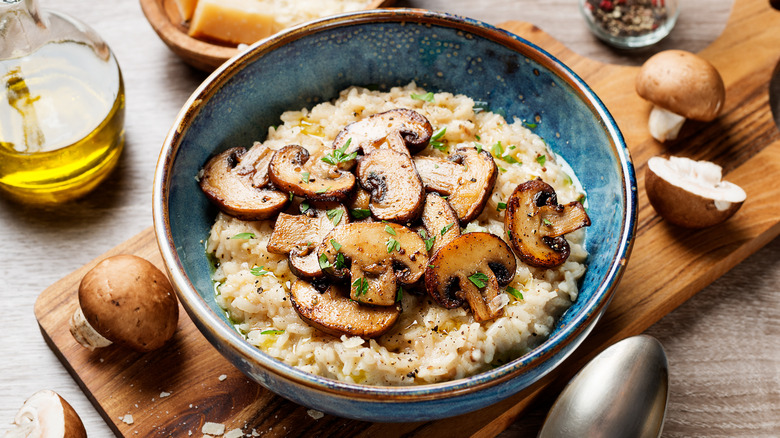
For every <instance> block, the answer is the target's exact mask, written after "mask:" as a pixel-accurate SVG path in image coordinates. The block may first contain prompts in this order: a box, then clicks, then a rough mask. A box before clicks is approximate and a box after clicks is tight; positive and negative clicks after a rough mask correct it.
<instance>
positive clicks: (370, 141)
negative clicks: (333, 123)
mask: <svg viewBox="0 0 780 438" xmlns="http://www.w3.org/2000/svg"><path fill="white" fill-rule="evenodd" d="M432 134H433V127H432V126H431V123H430V122H429V121H428V119H426V118H425V117H424V116H423V115H421V114H420V113H418V112H417V111H413V110H410V109H406V108H398V109H393V110H390V111H386V112H383V113H379V114H374V115H372V116H369V117H367V118H365V119H363V120H359V121H357V122H354V123H350V124H349V125H347V126H346V127H345V128H344V129H342V130H341V132H339V134H338V135H337V136H336V139H335V140H334V141H333V149H340V148H342V147H344V145H346V144H347V141H349V146H348V147H347V148H346V151H345V153H346V154H351V153H353V152H357V151H358V150H361V149H362V150H363V154H364V155H368V154H370V153H371V152H373V151H374V150H376V149H380V148H389V149H393V150H395V151H396V152H400V153H402V154H406V155H409V154H410V153H411V154H413V153H415V152H419V151H421V150H423V149H425V147H426V146H428V142H429V141H430V140H431V135H432Z"/></svg>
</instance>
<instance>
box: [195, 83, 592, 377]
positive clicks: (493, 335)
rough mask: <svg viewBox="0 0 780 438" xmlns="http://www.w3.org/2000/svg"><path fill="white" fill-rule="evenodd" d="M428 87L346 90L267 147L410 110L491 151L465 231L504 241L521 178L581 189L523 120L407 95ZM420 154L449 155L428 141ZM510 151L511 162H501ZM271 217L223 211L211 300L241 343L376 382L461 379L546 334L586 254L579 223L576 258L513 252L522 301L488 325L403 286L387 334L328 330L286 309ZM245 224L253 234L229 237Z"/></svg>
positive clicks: (214, 235) (573, 290)
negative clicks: (485, 186) (490, 177)
mask: <svg viewBox="0 0 780 438" xmlns="http://www.w3.org/2000/svg"><path fill="white" fill-rule="evenodd" d="M425 94H426V90H423V89H421V88H418V87H417V86H416V85H415V84H414V83H412V84H410V85H408V86H406V87H397V88H393V89H392V90H390V91H389V92H378V91H370V90H367V89H364V88H357V87H353V88H349V89H347V90H345V91H343V92H342V93H341V95H340V96H339V98H338V99H337V100H336V101H334V102H328V103H322V104H319V105H316V106H315V107H313V108H312V109H311V110H307V109H304V110H301V111H289V112H286V113H284V114H283V115H282V121H283V122H284V123H283V124H282V125H280V126H278V127H275V128H274V127H272V128H270V129H269V133H268V138H267V140H266V141H265V142H264V144H265V145H267V146H270V147H272V148H274V149H279V148H281V147H283V146H285V145H288V144H299V145H301V146H304V147H305V148H307V149H308V150H309V151H310V152H312V153H314V152H315V151H317V150H319V149H321V148H323V147H327V148H329V147H330V145H331V143H332V141H333V139H334V138H335V137H336V135H337V134H338V133H339V131H340V130H341V129H342V128H344V127H345V126H346V125H347V124H349V123H351V122H353V121H355V120H358V119H361V118H363V117H367V116H369V115H371V114H375V113H381V112H384V111H388V110H391V109H394V108H410V109H413V110H415V111H417V112H419V113H421V114H422V115H424V116H425V117H427V118H428V120H429V121H430V122H431V124H432V125H433V127H434V129H438V128H441V127H445V126H446V128H447V129H446V134H445V136H444V137H443V141H445V142H446V143H445V144H447V145H448V146H449V148H450V150H454V149H456V148H457V147H465V146H468V147H483V148H485V149H487V150H490V151H491V152H492V153H493V156H494V157H496V160H495V161H496V164H497V165H498V167H499V176H498V179H497V182H496V185H495V189H494V191H493V194H492V196H491V197H490V200H489V201H488V203H487V205H486V206H485V209H484V211H483V212H482V214H481V215H480V216H479V217H478V218H477V219H476V220H474V221H472V222H471V223H469V224H468V226H467V227H465V228H464V229H463V232H471V231H487V232H490V233H492V234H495V235H498V236H503V237H504V238H505V232H504V224H503V220H504V211H503V210H501V209H500V208H499V203H504V202H506V201H507V199H508V198H509V196H510V195H511V194H512V192H513V191H514V189H515V187H516V186H517V185H518V184H520V183H522V182H525V181H527V180H531V179H534V178H537V177H541V178H542V179H543V180H544V181H545V182H547V183H548V184H550V185H551V186H553V188H555V190H556V192H557V194H558V200H559V203H561V204H565V203H568V202H571V201H574V200H577V199H578V198H579V197H580V195H581V193H580V192H579V191H578V189H577V187H576V186H575V185H574V184H573V183H572V177H571V176H569V175H567V174H566V173H565V172H564V170H563V169H562V164H563V163H561V162H560V160H559V159H556V157H555V156H554V155H553V154H552V153H551V152H550V151H549V150H548V148H547V146H546V144H545V142H544V141H543V140H542V139H541V138H540V137H539V136H537V135H536V134H534V133H533V132H532V130H531V129H529V128H528V127H527V126H526V125H525V124H524V123H523V121H520V120H514V121H513V122H512V123H507V121H505V120H504V118H503V117H501V116H500V115H498V114H495V113H490V112H486V111H480V110H479V108H478V107H476V108H475V103H474V101H473V100H472V99H470V98H468V97H465V96H460V95H458V96H456V95H452V94H449V93H436V94H435V95H434V98H433V101H432V102H427V101H425V100H422V99H419V98H418V99H415V98H412V96H413V95H418V96H420V95H425ZM477 144H479V145H481V146H476V145H477ZM496 145H499V146H496ZM499 149H500V150H501V151H503V152H499ZM422 154H429V155H437V156H444V155H446V154H445V153H443V152H440V151H438V150H435V149H433V148H431V147H428V148H426V149H425V151H423V152H422ZM506 156H509V157H511V158H506V159H502V158H501V157H506ZM542 156H543V157H545V158H540V157H542ZM515 161H516V162H515ZM273 223H274V221H273V220H266V221H255V222H245V221H241V220H238V219H235V218H232V217H230V216H227V215H224V214H220V215H219V217H218V218H217V221H216V223H215V224H214V226H213V228H212V230H211V234H210V236H209V239H208V244H207V251H208V252H209V253H211V254H213V255H214V256H215V259H216V260H217V261H218V267H217V269H216V271H215V273H214V276H213V279H214V281H215V282H216V283H217V284H218V287H217V302H218V303H219V304H220V306H222V307H223V308H224V309H225V310H226V311H227V313H228V315H229V316H230V317H231V318H232V320H233V321H234V322H235V324H236V328H237V329H238V330H239V331H240V332H241V333H243V334H244V335H245V336H246V338H247V340H248V341H249V342H250V343H252V344H253V345H256V346H257V347H258V348H260V349H262V350H263V351H265V352H266V353H268V354H270V355H271V356H273V357H275V358H277V359H279V360H281V361H283V362H285V363H287V364H289V365H292V366H295V367H298V368H300V369H301V370H304V371H308V372H310V373H314V374H318V375H321V376H325V377H329V378H334V379H338V380H342V381H346V382H354V383H362V384H371V385H411V384H423V383H433V382H439V381H444V380H452V379H457V378H461V377H465V376H469V375H472V374H475V373H478V372H480V371H484V370H486V369H490V368H491V367H493V366H495V365H499V364H502V363H505V362H507V361H509V360H511V359H514V358H516V357H518V356H520V355H522V354H523V353H525V352H527V351H529V350H530V349H532V348H533V347H535V346H536V345H538V344H539V343H540V342H541V341H543V340H544V339H545V338H546V337H547V336H548V335H549V334H550V331H551V330H552V328H553V326H554V324H555V321H556V319H557V317H559V316H560V315H561V314H562V313H563V312H564V311H565V310H566V309H567V308H568V307H569V306H570V305H571V303H572V302H573V301H574V300H575V299H576V298H577V280H578V279H579V278H580V277H581V276H582V275H583V274H584V272H585V265H584V261H585V259H586V257H587V253H586V252H585V250H584V248H583V246H582V241H583V239H584V231H583V230H578V231H575V232H573V233H571V234H569V235H567V236H566V237H567V239H568V240H569V243H570V244H571V255H570V256H569V258H568V260H567V261H566V262H565V263H564V264H563V265H561V266H559V267H558V268H555V269H538V268H534V267H530V266H527V265H525V264H523V263H522V262H521V261H519V260H518V264H517V271H516V273H515V277H514V279H513V280H512V283H510V285H511V286H512V287H514V288H515V289H517V290H519V291H520V292H522V295H523V299H516V298H514V297H512V296H510V297H509V303H508V304H507V305H506V306H505V307H504V314H503V316H501V317H499V318H497V319H494V320H491V321H486V322H483V323H477V322H475V321H474V319H473V317H472V314H471V312H470V311H469V310H467V309H466V308H459V309H445V308H443V307H441V306H439V305H438V304H436V303H434V302H433V301H432V300H431V299H430V298H429V297H428V296H427V294H425V292H424V291H423V292H422V294H421V295H415V294H412V293H409V292H407V293H404V294H403V298H402V302H401V303H402V309H403V311H402V313H401V315H400V317H399V320H398V321H397V322H396V324H395V325H394V326H393V328H392V329H390V331H389V332H387V333H386V334H384V335H383V336H381V337H379V338H377V339H371V340H364V339H362V338H360V337H349V336H341V337H334V336H330V335H327V334H323V333H322V332H319V331H318V330H316V329H314V328H312V327H311V326H309V325H308V324H307V323H306V322H304V321H303V320H301V318H299V316H298V314H297V313H296V312H295V310H294V309H293V308H292V306H291V305H290V301H289V298H288V291H289V287H290V284H291V283H292V282H294V281H295V276H294V275H293V274H292V273H291V272H290V270H289V268H288V263H287V258H286V256H282V255H277V254H271V253H269V252H268V251H267V250H266V244H267V242H268V239H269V237H270V235H271V232H272V228H273ZM246 232H251V233H254V234H255V236H256V237H255V238H253V239H230V237H232V236H235V235H236V234H239V233H246ZM259 266H262V267H264V269H265V270H267V271H269V273H268V274H266V275H262V276H255V275H253V274H252V273H251V272H250V269H251V268H253V267H259ZM264 333H265V334H264Z"/></svg>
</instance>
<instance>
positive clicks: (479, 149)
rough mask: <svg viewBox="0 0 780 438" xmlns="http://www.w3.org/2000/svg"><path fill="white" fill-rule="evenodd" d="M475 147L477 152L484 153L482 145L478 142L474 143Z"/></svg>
mask: <svg viewBox="0 0 780 438" xmlns="http://www.w3.org/2000/svg"><path fill="white" fill-rule="evenodd" d="M474 147H475V148H477V152H482V145H481V144H479V143H477V142H476V141H475V142H474Z"/></svg>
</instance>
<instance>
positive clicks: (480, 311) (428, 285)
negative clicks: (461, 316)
mask: <svg viewBox="0 0 780 438" xmlns="http://www.w3.org/2000/svg"><path fill="white" fill-rule="evenodd" d="M516 268H517V261H516V260H515V255H514V254H513V253H512V250H511V249H510V248H509V246H508V245H507V244H506V242H504V241H503V240H501V238H499V237H498V236H495V235H493V234H490V233H483V232H475V233H467V234H463V235H461V236H458V237H457V238H455V239H453V240H452V241H451V242H450V243H448V244H447V245H445V246H444V247H443V248H441V249H440V250H439V251H438V252H436V254H434V256H433V257H432V258H431V259H430V261H429V262H428V267H427V268H426V269H425V289H426V290H427V291H428V294H429V295H430V296H431V297H432V298H433V299H434V300H436V302H437V303H439V304H440V305H442V306H443V307H446V308H448V309H454V308H456V307H460V306H463V305H464V304H466V303H468V305H469V307H470V308H471V312H472V313H473V314H474V320H475V321H487V320H490V319H494V318H497V317H499V316H501V314H502V313H503V310H502V309H503V305H502V302H501V299H500V297H499V293H500V292H501V291H500V289H499V285H502V286H503V285H506V284H509V282H510V281H512V278H514V276H515V269H516Z"/></svg>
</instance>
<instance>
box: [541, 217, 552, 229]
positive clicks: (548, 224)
mask: <svg viewBox="0 0 780 438" xmlns="http://www.w3.org/2000/svg"><path fill="white" fill-rule="evenodd" d="M542 223H543V224H545V225H547V226H548V227H549V226H552V222H550V219H547V218H546V217H544V218H542Z"/></svg>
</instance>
